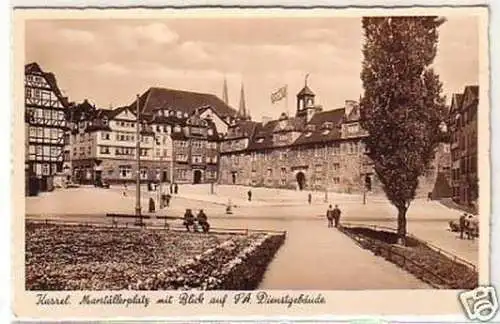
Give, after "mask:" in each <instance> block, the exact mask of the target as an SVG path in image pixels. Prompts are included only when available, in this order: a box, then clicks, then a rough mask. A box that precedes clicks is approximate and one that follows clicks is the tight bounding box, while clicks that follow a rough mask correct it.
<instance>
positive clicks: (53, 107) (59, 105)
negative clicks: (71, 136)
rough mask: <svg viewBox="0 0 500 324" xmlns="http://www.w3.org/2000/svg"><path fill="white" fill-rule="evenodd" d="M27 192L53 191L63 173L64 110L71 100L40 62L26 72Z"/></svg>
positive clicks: (31, 65)
mask: <svg viewBox="0 0 500 324" xmlns="http://www.w3.org/2000/svg"><path fill="white" fill-rule="evenodd" d="M24 88H25V97H24V99H25V100H24V103H25V125H26V139H25V140H26V149H27V154H26V165H25V167H26V180H27V184H28V185H27V187H26V188H27V193H31V194H34V193H35V192H37V191H39V190H41V191H45V190H51V188H52V181H53V177H54V175H55V174H57V173H58V172H62V167H63V148H64V132H65V129H66V119H65V111H66V109H67V108H68V106H69V103H68V100H67V98H66V97H64V96H63V94H62V92H61V90H60V89H59V87H58V85H57V82H56V78H55V76H54V74H53V73H50V72H45V71H43V70H42V69H41V67H40V66H39V65H38V64H37V63H30V64H27V65H26V66H25V69H24Z"/></svg>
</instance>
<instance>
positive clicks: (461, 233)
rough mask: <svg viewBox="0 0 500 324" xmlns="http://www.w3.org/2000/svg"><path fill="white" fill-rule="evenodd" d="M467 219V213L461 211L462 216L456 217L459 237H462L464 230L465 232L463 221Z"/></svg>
mask: <svg viewBox="0 0 500 324" xmlns="http://www.w3.org/2000/svg"><path fill="white" fill-rule="evenodd" d="M466 221H467V213H463V215H462V216H460V218H459V219H458V226H459V230H460V239H462V240H463V239H464V232H465V223H466Z"/></svg>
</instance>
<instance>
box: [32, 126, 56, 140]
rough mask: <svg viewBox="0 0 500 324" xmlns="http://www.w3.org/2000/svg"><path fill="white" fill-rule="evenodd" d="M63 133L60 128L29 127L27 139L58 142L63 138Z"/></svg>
mask: <svg viewBox="0 0 500 324" xmlns="http://www.w3.org/2000/svg"><path fill="white" fill-rule="evenodd" d="M63 136H64V132H63V130H62V129H60V128H49V127H34V126H30V127H29V137H30V140H31V139H33V138H36V137H37V138H46V139H54V140H58V139H61V138H63Z"/></svg>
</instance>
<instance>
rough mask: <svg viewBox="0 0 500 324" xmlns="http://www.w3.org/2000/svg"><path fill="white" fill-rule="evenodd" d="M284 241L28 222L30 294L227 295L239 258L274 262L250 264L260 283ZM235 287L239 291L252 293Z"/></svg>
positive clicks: (27, 263)
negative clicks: (139, 292) (215, 292)
mask: <svg viewBox="0 0 500 324" xmlns="http://www.w3.org/2000/svg"><path fill="white" fill-rule="evenodd" d="M276 237H277V236H269V235H266V234H253V235H248V236H246V235H225V234H222V235H219V234H217V235H214V234H195V233H179V232H165V231H156V230H140V229H130V228H129V229H123V228H122V229H113V228H104V227H97V226H96V227H91V226H67V225H47V224H37V223H29V222H28V223H26V289H28V290H121V289H146V290H156V289H183V288H199V289H225V288H224V287H226V286H228V284H226V281H227V278H229V277H231V275H232V274H233V273H235V271H234V269H238V268H237V267H236V265H239V263H238V262H237V261H235V260H238V259H237V257H240V259H241V260H253V258H254V257H255V255H262V256H263V259H264V260H265V259H266V256H267V261H266V262H265V263H263V262H260V263H256V264H257V265H258V266H259V269H256V266H255V265H254V264H253V263H248V262H247V264H248V266H249V267H251V268H253V269H254V270H253V272H252V274H254V278H253V279H252V280H254V281H255V280H257V279H258V281H260V279H259V278H257V277H258V276H256V275H255V274H259V273H262V274H263V272H264V271H265V268H266V267H267V263H268V262H269V261H270V259H271V258H272V256H273V255H274V253H275V252H276V250H277V248H279V246H280V245H281V244H278V245H277V244H276V242H277V241H276ZM278 237H279V236H278ZM270 243H272V244H270ZM281 243H282V242H281ZM275 245H277V246H276V247H275V248H274V250H273V248H272V247H274V246H275ZM270 246H271V248H269V247H270ZM262 248H264V249H267V248H269V250H266V251H260V249H262ZM271 251H272V253H271ZM270 253H271V254H272V255H269V254H270ZM239 271H240V272H241V271H242V270H241V269H240V270H239ZM259 271H260V272H259ZM261 276H262V275H261ZM247 277H248V276H247ZM242 278H243V277H242ZM233 284H234V285H235V288H234V289H238V288H241V289H245V287H247V286H248V285H247V284H246V283H242V284H241V285H242V286H239V284H238V283H235V282H233ZM257 284H258V282H257V283H256V284H254V286H256V285H257Z"/></svg>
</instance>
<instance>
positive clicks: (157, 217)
mask: <svg viewBox="0 0 500 324" xmlns="http://www.w3.org/2000/svg"><path fill="white" fill-rule="evenodd" d="M156 219H163V220H164V223H163V228H165V229H169V228H170V225H168V223H167V219H182V217H175V216H156Z"/></svg>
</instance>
